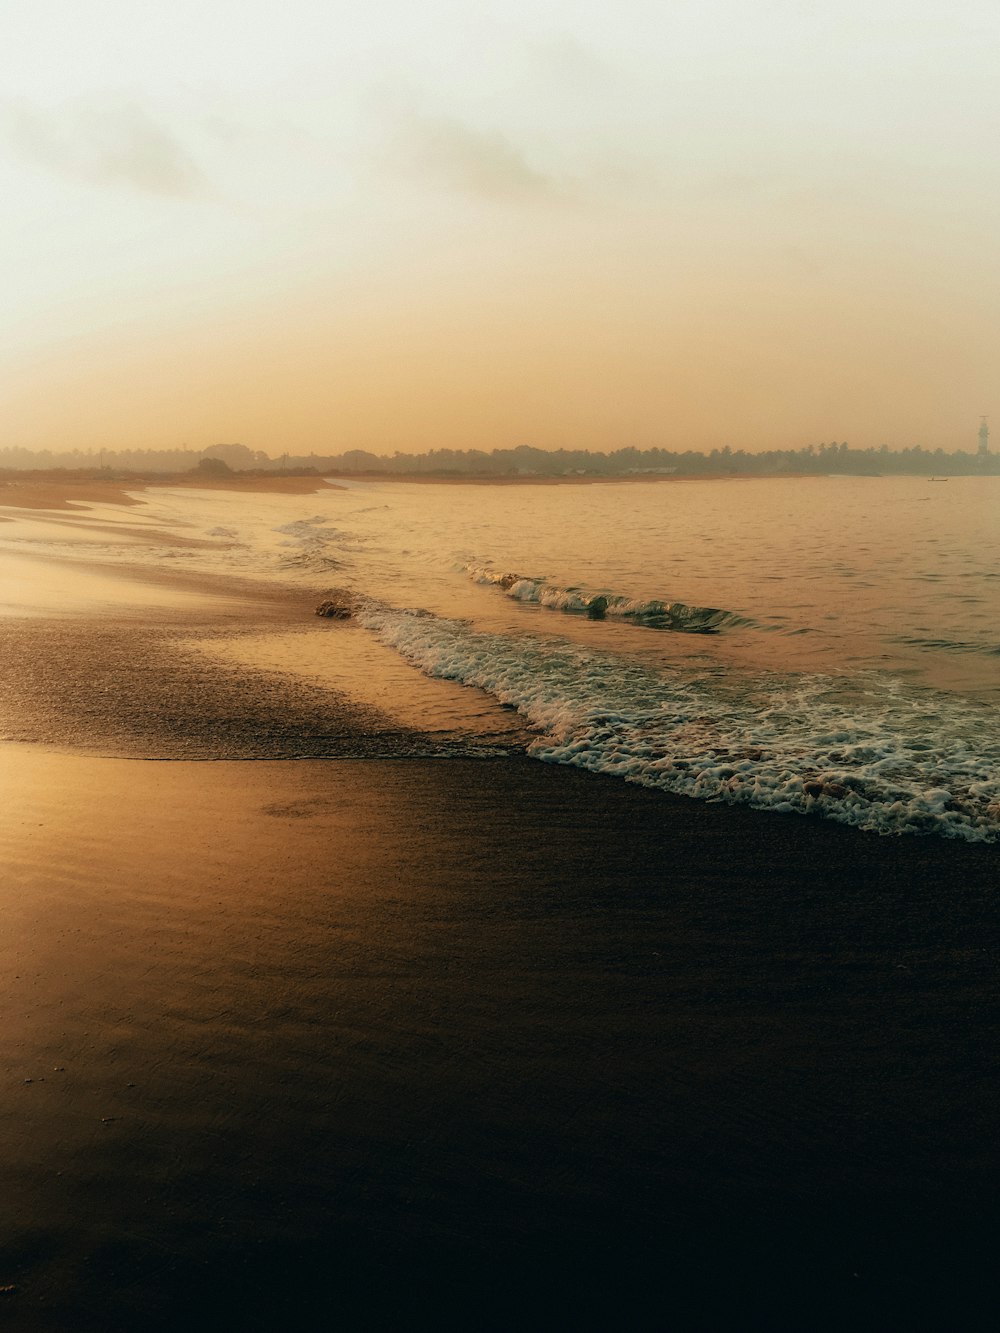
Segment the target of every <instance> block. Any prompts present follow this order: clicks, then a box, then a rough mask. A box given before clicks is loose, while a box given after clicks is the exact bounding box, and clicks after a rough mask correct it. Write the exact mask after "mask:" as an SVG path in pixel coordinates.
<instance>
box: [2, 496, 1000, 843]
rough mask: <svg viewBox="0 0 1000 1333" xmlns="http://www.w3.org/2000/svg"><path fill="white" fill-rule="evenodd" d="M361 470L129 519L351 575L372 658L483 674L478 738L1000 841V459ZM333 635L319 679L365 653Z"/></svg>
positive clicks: (295, 567) (440, 677) (333, 579)
mask: <svg viewBox="0 0 1000 1333" xmlns="http://www.w3.org/2000/svg"><path fill="white" fill-rule="evenodd" d="M338 484H340V485H342V486H344V489H342V490H339V491H336V492H331V493H328V494H318V495H306V496H284V495H264V494H260V495H254V494H236V493H227V492H215V491H213V492H208V491H205V492H197V491H195V492H192V491H187V490H185V491H182V490H175V491H169V490H167V491H150V492H145V493H144V497H143V498H144V499H146V500H147V501H148V504H147V506H146V507H145V509H144V510H142V511H135V510H132V511H129V513H128V515H127V521H128V522H129V523H133V524H134V523H135V522H136V521H139V522H141V523H144V524H146V525H147V526H148V527H150V528H152V529H153V530H154V531H155V530H156V529H157V528H158V527H160V528H164V529H172V530H180V531H182V532H183V533H184V534H185V535H186V536H188V537H189V538H190V537H195V538H197V539H199V540H200V541H203V542H204V543H205V545H204V546H194V547H191V548H186V549H183V550H179V549H170V550H168V549H166V548H165V549H164V550H162V551H159V552H158V551H157V549H156V547H155V544H150V543H148V542H147V543H144V545H143V547H142V550H138V549H137V548H136V547H134V546H132V547H130V548H129V549H128V551H127V553H126V555H127V558H128V560H129V561H130V562H132V563H134V562H135V561H136V559H147V560H155V559H158V558H162V559H166V558H170V559H171V560H173V561H174V562H181V563H187V564H188V565H189V566H190V567H192V568H204V569H206V570H211V571H212V572H216V573H224V572H228V573H239V574H241V575H244V576H253V577H266V578H270V579H276V580H281V581H284V582H287V583H289V584H291V585H294V586H296V587H303V588H308V589H309V590H311V591H312V592H314V593H315V595H316V597H317V600H319V599H321V598H322V597H324V596H326V595H327V594H328V593H329V592H331V591H333V590H337V589H339V590H345V592H346V594H349V596H350V600H351V604H352V607H353V610H354V617H353V619H354V625H353V627H352V629H351V631H350V633H351V634H353V635H355V636H356V635H357V634H358V632H359V627H360V632H361V633H362V635H363V636H364V639H366V640H367V641H368V642H369V644H370V652H371V654H372V656H370V658H369V659H367V661H368V664H369V671H368V674H369V675H371V674H372V673H373V672H383V673H384V672H385V671H387V670H389V668H388V667H387V666H386V665H385V663H386V662H387V661H388V660H390V657H391V660H392V661H393V662H394V663H396V672H397V674H396V675H395V676H394V677H393V682H394V683H393V689H394V690H396V692H397V693H401V692H405V689H406V686H405V680H406V678H407V672H410V673H412V672H413V671H414V670H415V671H417V672H420V673H421V674H422V676H423V677H424V678H425V679H426V681H427V682H429V683H430V682H438V683H439V684H440V689H441V692H442V693H441V697H442V700H443V699H444V698H445V697H446V692H447V691H451V692H452V693H447V698H448V699H449V700H453V699H454V691H455V690H456V687H457V686H462V687H466V697H468V698H469V699H470V700H474V701H475V706H474V707H470V708H467V709H456V708H452V709H451V711H450V712H449V708H448V707H444V706H443V711H442V714H441V717H445V718H450V722H449V723H448V725H450V727H451V729H452V730H453V731H454V732H456V733H461V732H462V731H463V730H464V731H465V732H466V733H467V740H468V742H469V746H470V749H471V750H472V752H475V746H476V744H477V742H481V741H482V740H483V739H484V738H488V739H490V740H493V741H495V740H496V738H497V735H498V734H503V728H502V727H500V726H499V724H498V722H497V719H498V717H499V716H501V709H504V710H506V711H507V712H508V713H509V714H513V715H514V716H515V717H516V719H517V721H518V723H519V724H520V725H521V727H522V729H523V743H524V744H526V745H527V748H528V750H529V752H530V753H531V754H532V755H534V756H536V757H537V758H539V759H541V760H545V761H547V762H554V763H565V764H573V765H576V766H579V767H584V768H587V769H590V770H592V771H594V772H597V773H602V774H606V775H607V776H608V777H609V778H617V779H622V778H624V779H626V780H629V781H632V782H637V783H641V784H643V785H646V786H650V787H656V788H661V789H663V790H665V791H671V792H677V793H683V794H686V795H689V796H693V797H696V798H699V799H703V800H712V801H726V802H731V803H741V804H747V805H751V806H754V807H758V808H761V809H771V810H779V811H798V812H802V813H809V812H812V813H816V814H819V815H822V816H825V817H827V818H831V819H835V820H838V821H840V822H843V823H847V824H851V825H855V826H857V827H858V828H862V829H866V830H872V831H877V832H880V833H904V832H905V833H934V834H940V835H943V836H946V837H953V838H961V839H966V840H972V841H984V840H993V839H995V838H996V837H998V836H1000V728H998V727H997V725H996V709H997V705H998V703H1000V568H998V566H997V563H996V552H997V536H998V533H1000V478H993V477H983V478H952V479H951V480H950V481H948V482H944V483H942V482H935V481H932V480H931V479H929V478H916V477H892V478H890V477H813V478H768V479H746V480H745V479H736V478H733V479H721V480H704V481H680V480H668V481H658V482H652V481H647V482H643V481H635V482H631V481H629V482H607V483H594V484H579V485H575V484H568V485H547V484H517V485H476V484H468V483H393V482H378V481H358V482H346V483H343V482H342V483H338ZM14 526H15V527H16V525H14ZM4 537H5V538H7V533H6V532H5V533H4ZM34 540H35V541H36V542H37V541H41V540H42V539H41V538H40V537H38V535H37V534H35V536H34ZM16 541H17V533H16V532H11V535H10V537H9V538H7V542H8V545H9V544H10V543H12V542H16ZM50 546H51V542H50ZM90 554H91V555H92V554H93V552H92V551H91V552H90ZM119 557H121V558H125V556H124V555H122V552H121V551H120V550H119V551H118V553H117V554H115V552H114V551H113V549H112V547H111V546H109V558H119ZM338 595H344V593H339V594H338ZM328 628H329V629H330V631H331V633H330V634H328V635H325V636H322V637H321V638H319V639H312V640H310V645H309V648H308V654H309V656H310V658H311V665H306V664H305V662H304V663H303V667H302V669H303V672H305V673H308V672H310V671H315V669H316V665H315V659H316V656H317V653H323V652H325V653H328V654H329V657H330V662H331V668H332V667H333V665H334V663H335V662H336V661H337V660H338V659H339V660H341V661H346V660H347V658H349V657H350V656H351V654H353V656H354V659H355V660H357V655H358V652H359V647H358V645H359V643H361V642H362V640H359V639H357V638H356V637H355V638H353V639H352V640H351V645H352V646H351V648H350V652H346V645H347V643H348V640H347V638H346V637H345V635H344V634H343V633H342V632H341V629H340V627H339V626H330V627H328ZM338 636H339V637H338ZM379 654H382V656H381V658H380V657H379ZM287 660H288V659H287V657H286V658H285V662H286V665H287ZM379 663H381V665H379ZM364 674H365V673H364V671H361V672H355V678H354V688H358V689H362V688H363V684H362V683H361V677H362V676H363V675H364ZM347 675H348V677H349V676H350V673H349V672H348V673H347ZM349 683H350V682H349ZM422 688H423V689H424V691H425V693H426V686H424V687H422ZM423 697H424V695H422V696H421V698H423ZM420 706H421V707H422V708H425V707H426V705H425V704H423V703H421V705H420ZM427 712H428V716H430V715H432V714H433V713H434V708H433V706H431V707H430V708H429V709H427ZM434 725H435V727H436V728H437V729H438V730H440V729H441V725H442V723H441V718H440V717H439V718H437V719H436V720H435V722H434ZM508 734H509V735H513V734H514V733H513V732H510V731H509V729H508Z"/></svg>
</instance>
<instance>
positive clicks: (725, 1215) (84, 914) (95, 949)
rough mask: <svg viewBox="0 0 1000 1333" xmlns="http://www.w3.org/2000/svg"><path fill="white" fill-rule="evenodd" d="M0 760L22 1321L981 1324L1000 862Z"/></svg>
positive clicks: (515, 775)
mask: <svg viewBox="0 0 1000 1333" xmlns="http://www.w3.org/2000/svg"><path fill="white" fill-rule="evenodd" d="M10 755H11V750H10V749H8V750H7V751H6V757H7V758H8V762H7V764H5V768H4V791H3V800H4V809H5V819H4V825H3V827H4V834H3V849H2V850H3V861H4V865H5V867H6V874H5V887H4V891H3V934H2V948H0V996H2V999H0V1012H2V1013H3V1016H4V1025H3V1047H4V1052H3V1062H2V1069H3V1075H4V1082H5V1085H6V1092H5V1094H4V1097H3V1105H2V1131H0V1132H2V1142H3V1158H2V1166H0V1170H2V1188H0V1200H2V1204H0V1207H2V1211H3V1222H2V1232H3V1247H2V1264H3V1269H2V1272H0V1279H2V1280H3V1281H4V1282H10V1283H15V1284H16V1286H17V1291H16V1293H14V1294H13V1295H11V1296H9V1297H7V1298H6V1308H5V1314H6V1316H7V1318H8V1320H9V1322H10V1325H11V1326H12V1327H14V1328H51V1329H77V1328H80V1329H91V1328H92V1329H130V1328H140V1327H141V1328H163V1329H172V1328H183V1327H197V1328H223V1327H224V1328H246V1327H253V1328H276V1327H289V1328H313V1327H330V1326H337V1327H345V1328H357V1327H371V1328H381V1327H408V1326H410V1325H411V1324H412V1323H413V1322H414V1321H416V1322H418V1323H420V1324H421V1325H422V1326H428V1327H434V1326H442V1325H448V1326H455V1327H458V1326H464V1327H489V1328H493V1327H497V1328H517V1327H531V1328H549V1327H577V1326H585V1327H602V1326H603V1327H607V1326H609V1325H610V1326H619V1327H636V1326H642V1327H667V1328H734V1329H735V1328H741V1329H742V1328H761V1329H765V1328H789V1329H791V1328H811V1327H837V1328H844V1329H855V1328H895V1327H907V1328H913V1327H920V1328H944V1327H968V1326H970V1321H971V1319H972V1311H973V1302H974V1301H975V1302H978V1301H981V1300H983V1299H984V1298H985V1296H986V1294H987V1292H988V1290H989V1288H990V1287H992V1284H993V1268H994V1246H995V1238H996V1222H997V1217H996V1211H997V1210H996V1194H995V1186H996V1177H995V1168H996V1142H997V1139H996V1131H997V1127H998V1126H997V1120H998V1115H1000V1101H998V1098H997V1091H998V1089H997V1082H998V1078H997V1071H996V1064H995V1038H996V1034H997V1018H998V1014H997V996H996V989H995V962H994V959H995V952H996V944H997V930H996V923H997V911H996V902H995V874H994V857H993V853H992V852H991V851H987V850H981V851H978V852H977V851H976V850H971V851H970V850H966V849H962V848H960V847H942V846H941V845H940V844H931V843H929V842H921V841H917V840H910V841H890V840H883V839H863V838H859V837H858V836H857V835H856V834H854V833H852V832H849V831H847V830H843V829H838V828H834V827H830V826H826V825H822V824H819V823H812V822H807V821H805V820H802V819H796V818H795V817H784V818H783V817H777V816H775V817H770V818H768V817H762V816H759V815H754V814H753V813H750V812H745V811H740V810H728V809H722V808H719V807H711V806H705V805H699V804H696V803H694V802H687V801H683V800H680V799H675V800H668V799H666V798H663V797H661V796H659V795H657V794H654V793H649V792H644V791H639V790H634V789H631V788H629V787H627V786H625V785H624V784H622V785H618V784H615V783H610V782H606V781H603V780H601V779H599V778H593V777H591V776H589V775H585V774H581V773H576V772H572V771H568V770H565V769H556V768H551V767H546V766H543V765H540V764H534V763H531V762H530V761H526V760H525V761H512V760H496V761H480V762H475V761H461V760H440V761H431V762H428V761H406V760H395V761H327V762H315V761H308V762H303V763H297V764H296V763H284V764H281V763H278V764H271V763H257V764H246V763H242V764H240V763H222V764H208V763H202V764H190V763H173V764H171V763H159V764H156V763H143V762H129V761H124V760H93V759H87V758H80V757H72V756H61V755H51V754H46V753H44V752H40V751H38V750H35V749H34V748H32V747H19V748H18V749H17V750H16V751H15V752H14V757H13V759H12V760H11V759H10ZM28 1080H30V1082H29V1081H28Z"/></svg>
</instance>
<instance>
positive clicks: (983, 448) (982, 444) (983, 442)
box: [979, 417, 990, 458]
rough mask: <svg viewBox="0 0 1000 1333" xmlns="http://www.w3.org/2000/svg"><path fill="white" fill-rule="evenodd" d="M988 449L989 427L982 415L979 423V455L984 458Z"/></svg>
mask: <svg viewBox="0 0 1000 1333" xmlns="http://www.w3.org/2000/svg"><path fill="white" fill-rule="evenodd" d="M989 451H990V428H989V426H987V424H986V418H985V417H983V419H982V421H981V422H980V423H979V457H980V458H985V457H986V455H987V454H988V453H989Z"/></svg>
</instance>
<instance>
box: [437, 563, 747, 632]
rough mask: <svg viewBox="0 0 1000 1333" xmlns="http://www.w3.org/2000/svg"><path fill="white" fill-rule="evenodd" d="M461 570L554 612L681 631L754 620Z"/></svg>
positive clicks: (482, 569)
mask: <svg viewBox="0 0 1000 1333" xmlns="http://www.w3.org/2000/svg"><path fill="white" fill-rule="evenodd" d="M462 568H463V569H464V572H465V573H466V574H467V575H468V576H469V578H470V579H472V581H473V583H481V584H486V585H492V586H494V587H496V588H499V589H500V590H501V591H502V592H504V593H505V594H506V595H507V596H508V597H510V598H513V600H514V601H516V602H533V603H535V604H536V605H538V606H545V607H548V608H549V609H550V610H553V611H568V612H575V613H577V614H583V615H587V616H589V617H590V618H591V619H593V620H604V619H606V618H608V617H611V618H618V619H621V620H628V621H630V622H631V623H632V624H636V625H645V626H646V627H647V628H649V629H663V630H673V631H675V632H679V633H682V634H717V633H718V632H719V630H720V629H723V628H725V627H728V626H737V625H751V624H753V622H752V621H751V620H749V619H747V618H746V617H744V616H739V615H737V614H736V613H735V612H734V611H724V610H720V609H719V608H718V607H714V606H688V605H686V603H684V602H663V601H659V600H656V599H652V600H646V601H643V600H641V599H639V598H634V597H624V596H621V595H620V594H618V593H606V592H587V591H585V590H584V589H582V588H576V587H567V588H563V587H559V586H558V585H557V584H553V583H547V582H546V581H545V580H544V579H538V578H531V577H529V576H528V575H526V574H514V573H504V572H502V571H500V570H496V569H494V568H493V567H492V566H490V565H477V564H472V563H469V564H465V565H463V567H462Z"/></svg>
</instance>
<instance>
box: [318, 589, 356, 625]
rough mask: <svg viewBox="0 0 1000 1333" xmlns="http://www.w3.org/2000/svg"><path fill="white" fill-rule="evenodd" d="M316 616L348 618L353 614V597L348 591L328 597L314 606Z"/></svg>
mask: <svg viewBox="0 0 1000 1333" xmlns="http://www.w3.org/2000/svg"><path fill="white" fill-rule="evenodd" d="M316 614H317V615H318V616H325V617H326V618H327V620H350V618H351V617H352V616H353V615H354V598H353V597H352V596H351V594H350V593H338V594H337V595H336V596H335V597H328V598H327V599H326V601H325V602H320V604H319V606H317V608H316Z"/></svg>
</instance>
